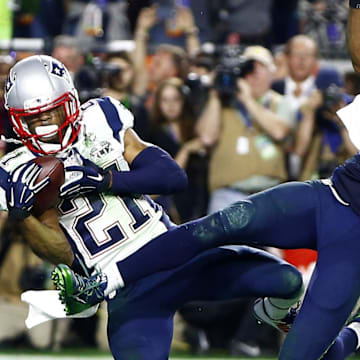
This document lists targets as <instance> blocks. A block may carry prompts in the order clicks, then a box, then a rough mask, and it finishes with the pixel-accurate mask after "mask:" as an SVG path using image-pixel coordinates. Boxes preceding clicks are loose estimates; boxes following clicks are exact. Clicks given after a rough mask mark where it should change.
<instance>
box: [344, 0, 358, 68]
mask: <svg viewBox="0 0 360 360" xmlns="http://www.w3.org/2000/svg"><path fill="white" fill-rule="evenodd" d="M359 5H360V1H359ZM359 34H360V9H354V8H350V11H349V18H348V23H347V45H348V50H349V54H350V57H351V61H352V64H353V67H354V70H355V71H357V72H360V37H359Z"/></svg>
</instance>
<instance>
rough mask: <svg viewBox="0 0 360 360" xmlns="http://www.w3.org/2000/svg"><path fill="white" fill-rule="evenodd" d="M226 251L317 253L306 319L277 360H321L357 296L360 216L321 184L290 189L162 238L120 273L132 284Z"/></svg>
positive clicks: (299, 320)
mask: <svg viewBox="0 0 360 360" xmlns="http://www.w3.org/2000/svg"><path fill="white" fill-rule="evenodd" d="M224 244H246V245H250V246H251V245H261V246H274V247H278V248H286V249H297V248H308V249H316V250H318V261H317V264H316V267H315V270H314V274H313V276H312V279H311V281H310V284H309V288H308V290H307V294H306V296H305V299H304V302H303V305H302V309H301V312H300V314H299V315H298V316H297V318H296V320H295V323H294V325H293V327H292V329H291V331H290V333H289V334H288V336H287V337H286V340H285V341H284V343H283V346H282V349H281V351H280V356H279V359H284V360H304V359H306V360H316V359H319V358H320V357H321V355H322V354H323V353H324V352H325V351H326V350H327V349H328V347H329V346H330V345H331V343H332V342H333V341H334V339H335V338H336V336H337V335H338V333H339V332H340V330H341V328H342V326H343V325H344V323H345V322H346V320H347V318H348V316H349V314H350V312H351V310H352V308H353V307H354V305H355V303H356V300H357V299H358V297H359V295H360V261H359V256H360V218H359V216H358V215H356V214H355V213H354V212H353V211H352V209H351V208H350V207H349V206H345V205H342V204H341V203H340V202H339V201H338V200H336V198H335V197H334V195H333V194H332V192H331V190H330V188H329V187H328V186H326V185H324V184H322V183H321V182H320V181H312V182H306V183H300V182H294V183H286V184H282V185H279V186H276V187H274V188H272V189H269V190H267V191H264V192H261V193H258V194H255V195H252V196H250V197H249V199H248V200H244V201H239V202H237V203H235V204H233V205H231V206H229V207H227V208H225V209H224V210H221V211H218V212H216V213H214V214H212V215H209V216H207V217H204V218H202V219H199V220H196V221H193V222H190V223H187V224H184V225H181V226H179V227H177V228H175V229H172V230H170V231H168V232H167V233H165V234H162V235H160V236H159V237H157V238H156V239H154V240H153V241H151V242H150V243H148V244H147V245H146V246H144V247H143V248H142V249H141V251H138V252H137V253H135V254H133V255H131V256H130V257H128V258H127V259H125V260H124V261H122V262H120V263H119V268H120V270H121V271H122V275H123V278H124V279H125V282H126V283H131V282H132V281H134V280H136V279H137V278H141V277H142V276H144V275H146V274H149V273H152V272H156V271H160V270H164V269H169V268H172V267H175V266H178V265H180V264H182V263H184V262H186V261H188V260H189V259H191V258H192V257H194V256H195V255H197V254H199V253H201V252H202V251H204V250H206V249H209V248H213V247H216V246H219V245H224ZM154 259H159V260H158V261H154ZM139 264H141V266H139ZM232 276H234V277H235V278H236V277H237V276H239V273H237V272H234V273H233V274H232Z"/></svg>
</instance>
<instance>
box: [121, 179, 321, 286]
mask: <svg viewBox="0 0 360 360" xmlns="http://www.w3.org/2000/svg"><path fill="white" fill-rule="evenodd" d="M316 206H317V195H316V192H315V190H314V188H313V186H312V185H311V184H308V183H289V184H284V185H281V186H277V187H275V188H273V189H270V190H268V191H264V192H261V193H259V194H256V195H253V196H251V197H249V200H245V201H240V202H237V203H234V204H233V205H231V206H229V207H227V208H225V209H224V210H221V211H218V212H216V213H214V214H211V215H209V216H206V217H204V218H202V219H199V220H196V221H192V222H189V223H187V224H184V225H181V226H179V227H177V228H175V229H173V230H170V231H169V232H167V233H165V234H162V235H160V236H159V237H157V238H156V239H154V240H153V241H151V242H150V243H148V244H146V245H145V246H144V247H143V248H141V249H140V250H139V251H137V252H136V253H134V254H132V255H131V256H129V257H128V258H126V259H124V260H123V261H120V262H119V263H118V267H119V269H120V271H121V274H122V276H123V279H124V281H125V283H130V282H132V281H135V280H137V279H140V278H142V277H144V276H146V275H148V274H151V273H153V272H157V271H163V270H167V269H171V268H174V267H176V266H179V265H181V264H184V263H186V262H187V261H189V260H190V259H191V258H192V257H194V256H196V255H197V254H199V253H201V252H202V251H204V250H207V249H210V248H214V247H217V246H221V245H229V244H246V245H250V246H251V245H255V246H257V245H264V246H274V247H280V248H314V247H315V246H316V244H315V239H316ZM154 258H156V259H160V260H159V261H156V262H154V261H153V259H154ZM139 264H140V266H139Z"/></svg>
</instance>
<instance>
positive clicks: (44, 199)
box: [31, 156, 65, 216]
mask: <svg viewBox="0 0 360 360" xmlns="http://www.w3.org/2000/svg"><path fill="white" fill-rule="evenodd" d="M32 161H33V162H35V163H36V164H39V165H41V172H40V174H39V176H38V178H37V179H36V182H35V184H36V183H38V182H39V181H41V180H42V179H44V178H45V177H47V176H48V177H49V178H50V183H49V184H48V185H46V186H45V187H44V188H43V189H42V190H40V191H39V192H38V193H37V194H36V195H35V202H34V208H33V209H32V211H31V212H32V213H33V214H34V215H35V216H39V215H41V214H42V213H43V212H44V211H46V210H48V209H50V208H52V207H54V206H55V205H56V204H57V202H58V200H59V191H60V186H61V185H62V184H63V183H64V181H65V170H64V164H63V162H62V161H61V160H60V159H57V158H56V157H54V156H40V157H37V158H36V159H34V160H32Z"/></svg>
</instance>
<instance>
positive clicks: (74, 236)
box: [0, 97, 169, 273]
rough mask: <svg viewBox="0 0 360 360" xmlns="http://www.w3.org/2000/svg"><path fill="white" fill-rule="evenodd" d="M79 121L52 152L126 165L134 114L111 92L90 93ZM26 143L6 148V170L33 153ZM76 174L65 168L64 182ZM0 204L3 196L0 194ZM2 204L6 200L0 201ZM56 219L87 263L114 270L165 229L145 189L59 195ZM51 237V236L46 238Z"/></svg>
mask: <svg viewBox="0 0 360 360" xmlns="http://www.w3.org/2000/svg"><path fill="white" fill-rule="evenodd" d="M82 116H83V119H82V122H81V123H82V126H81V131H80V133H79V136H78V139H77V141H76V142H75V143H74V144H73V145H72V146H71V147H70V149H67V150H66V152H63V153H60V154H58V155H57V157H59V158H61V159H62V160H63V161H64V165H65V167H67V166H71V165H81V164H82V160H81V156H83V157H85V158H87V159H89V160H91V161H92V162H94V163H95V164H96V165H98V166H100V167H102V168H104V169H105V168H110V167H111V168H114V169H117V170H118V171H129V165H128V163H127V162H126V160H125V159H124V156H123V154H124V135H125V132H126V130H127V129H129V128H131V127H132V126H133V121H134V119H133V115H132V114H131V112H130V111H129V110H127V109H126V108H125V107H124V106H123V105H122V104H121V103H120V102H119V101H117V100H115V99H112V98H110V97H105V98H100V99H93V100H90V101H88V102H87V103H85V104H84V105H83V106H82ZM34 157H35V155H34V154H32V153H31V152H30V151H29V150H28V149H27V148H26V147H22V148H20V149H18V150H15V151H13V152H11V153H9V154H7V155H6V156H5V157H4V158H3V159H2V160H1V162H0V166H3V167H4V168H5V170H7V171H11V170H13V169H14V168H16V167H17V166H19V165H20V164H22V163H24V162H27V161H29V160H30V159H32V158H34ZM76 176H78V173H76V172H66V177H65V183H66V182H68V181H70V180H72V179H73V177H76ZM0 198H1V200H0V206H2V208H3V209H4V199H3V196H2V194H0ZM5 206H6V201H5ZM57 210H58V216H59V222H60V225H61V227H62V229H63V231H64V233H65V235H66V237H67V239H68V241H69V242H70V244H71V246H72V248H73V250H74V252H75V253H76V254H78V256H80V258H81V260H82V261H83V262H84V263H85V264H86V266H87V267H88V268H92V267H94V266H95V265H96V267H97V268H99V269H100V270H102V271H104V272H105V273H109V272H113V271H115V272H118V270H117V269H116V262H117V261H120V260H122V259H124V258H126V257H127V256H129V255H131V254H132V253H134V252H135V251H137V250H138V249H139V248H141V247H142V246H144V245H145V244H146V243H148V242H149V241H150V240H151V239H153V238H154V237H156V236H158V235H160V234H162V233H163V232H165V231H166V230H167V229H168V225H169V223H168V219H167V216H166V215H165V214H164V212H163V210H162V208H161V207H160V206H159V205H157V204H155V203H154V202H153V201H152V200H151V199H149V198H148V197H146V196H144V195H141V194H139V195H137V194H133V195H126V196H115V195H111V194H105V193H103V194H98V193H91V194H89V195H87V196H85V195H79V196H77V197H74V198H72V199H70V200H67V199H66V200H62V201H61V202H60V203H59V204H58V206H57ZM49 241H51V239H49Z"/></svg>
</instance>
